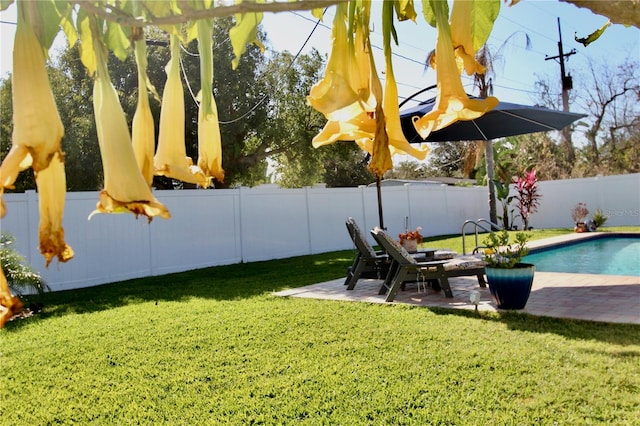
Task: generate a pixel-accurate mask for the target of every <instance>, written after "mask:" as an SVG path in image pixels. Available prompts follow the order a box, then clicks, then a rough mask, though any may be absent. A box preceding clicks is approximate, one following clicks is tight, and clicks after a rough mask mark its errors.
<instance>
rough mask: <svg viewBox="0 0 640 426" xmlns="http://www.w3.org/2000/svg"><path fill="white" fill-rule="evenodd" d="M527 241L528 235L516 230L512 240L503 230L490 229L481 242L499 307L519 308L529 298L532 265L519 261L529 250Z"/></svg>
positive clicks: (533, 268)
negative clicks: (491, 230)
mask: <svg viewBox="0 0 640 426" xmlns="http://www.w3.org/2000/svg"><path fill="white" fill-rule="evenodd" d="M528 240H529V235H527V234H526V233H524V232H518V233H516V234H515V239H514V241H513V242H511V241H510V237H509V233H508V232H507V231H506V230H503V231H501V232H491V233H490V234H489V236H488V237H487V238H485V240H484V241H483V243H484V245H485V247H486V249H485V253H484V261H485V264H486V266H485V274H486V275H487V283H488V284H489V291H490V292H491V297H492V298H493V300H494V301H495V302H496V305H498V308H500V309H522V308H524V306H525V305H526V304H527V300H529V295H530V294H531V286H532V285H533V275H534V273H535V266H534V265H532V264H530V263H522V258H523V257H524V256H526V255H527V253H529V249H528V248H527V241H528Z"/></svg>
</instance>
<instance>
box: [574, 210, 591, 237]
mask: <svg viewBox="0 0 640 426" xmlns="http://www.w3.org/2000/svg"><path fill="white" fill-rule="evenodd" d="M588 214H589V209H587V203H578V204H576V205H575V206H573V208H572V209H571V218H572V219H573V223H574V224H575V227H574V228H573V230H574V231H576V232H586V231H587V225H586V224H585V223H584V218H585V217H587V215H588Z"/></svg>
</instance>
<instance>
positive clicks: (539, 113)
mask: <svg viewBox="0 0 640 426" xmlns="http://www.w3.org/2000/svg"><path fill="white" fill-rule="evenodd" d="M433 88H435V86H430V87H427V88H425V89H422V90H420V91H418V92H416V93H414V94H413V95H411V96H409V97H408V98H406V99H405V100H404V101H403V102H402V103H400V108H402V106H403V105H404V104H406V103H407V102H408V101H409V100H411V99H413V98H414V97H416V96H417V95H419V94H421V93H424V92H426V91H427V90H431V89H433ZM469 98H471V99H481V98H478V97H475V96H469ZM435 103H436V98H432V99H429V100H427V101H423V102H420V103H419V104H418V105H417V106H414V107H411V108H407V109H404V110H401V111H400V122H401V125H402V132H403V133H404V136H405V137H406V138H407V141H409V143H423V142H456V141H477V140H484V141H491V140H493V139H498V138H501V137H506V136H517V135H524V134H527V133H536V132H548V131H550V130H562V129H563V128H565V127H566V126H568V125H569V124H571V123H573V122H574V121H576V120H578V119H579V118H582V117H586V115H585V114H576V113H573V112H564V111H556V110H552V109H549V108H544V107H539V106H529V105H521V104H514V103H510V102H499V103H498V106H496V107H495V108H494V109H492V110H491V111H489V112H487V113H485V114H484V115H482V116H481V117H479V118H476V119H475V120H469V121H457V122H455V123H453V124H451V125H449V126H447V127H445V128H444V129H440V130H438V131H435V132H431V134H430V135H429V136H428V137H427V139H422V138H421V137H420V135H419V134H418V132H417V131H416V129H415V127H414V126H413V117H414V116H417V117H422V116H423V115H425V114H426V113H428V112H430V111H431V110H432V109H433V108H434V106H435ZM492 176H493V173H492V172H491V176H490V177H492ZM376 187H377V190H378V215H379V217H380V227H381V228H384V225H383V223H384V222H383V215H382V194H381V188H380V179H378V180H377V181H376Z"/></svg>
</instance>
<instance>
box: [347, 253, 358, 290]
mask: <svg viewBox="0 0 640 426" xmlns="http://www.w3.org/2000/svg"><path fill="white" fill-rule="evenodd" d="M361 258H362V255H361V254H360V253H358V254H357V255H356V258H355V259H353V263H352V264H351V266H349V267H348V268H347V278H346V279H345V280H344V285H349V281H351V278H353V272H354V271H355V270H356V267H357V266H358V263H360V260H361Z"/></svg>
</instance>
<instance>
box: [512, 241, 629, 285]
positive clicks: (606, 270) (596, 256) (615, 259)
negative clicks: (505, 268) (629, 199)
mask: <svg viewBox="0 0 640 426" xmlns="http://www.w3.org/2000/svg"><path fill="white" fill-rule="evenodd" d="M522 261H523V262H526V263H533V264H534V265H536V271H542V272H569V273H574V274H605V275H631V276H640V236H638V235H629V234H613V235H611V236H608V235H606V236H605V235H601V236H598V237H595V238H589V239H586V240H582V241H579V242H572V243H563V244H560V245H556V246H551V247H545V248H540V249H533V250H531V252H530V254H529V255H527V256H525V257H524V258H523V260H522Z"/></svg>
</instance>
